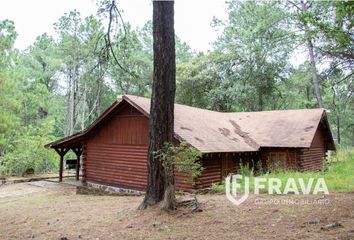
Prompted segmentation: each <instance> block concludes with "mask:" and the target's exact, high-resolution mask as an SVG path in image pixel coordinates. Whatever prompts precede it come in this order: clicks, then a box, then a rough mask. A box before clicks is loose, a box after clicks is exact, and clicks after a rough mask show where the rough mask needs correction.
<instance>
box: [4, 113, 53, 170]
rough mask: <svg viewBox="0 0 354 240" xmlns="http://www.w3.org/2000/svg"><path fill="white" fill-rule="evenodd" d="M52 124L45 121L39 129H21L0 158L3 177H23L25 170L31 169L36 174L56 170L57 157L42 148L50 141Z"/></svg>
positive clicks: (29, 127) (49, 121) (32, 127)
mask: <svg viewBox="0 0 354 240" xmlns="http://www.w3.org/2000/svg"><path fill="white" fill-rule="evenodd" d="M53 124H54V122H53V121H51V120H49V119H48V120H46V121H44V122H43V123H42V125H41V126H39V127H34V126H28V127H23V128H22V129H21V132H20V133H18V134H17V136H16V138H15V140H14V141H13V142H12V143H11V146H10V147H9V149H8V150H7V153H6V154H5V155H4V156H3V157H0V165H1V166H2V168H3V174H5V175H23V174H24V173H25V172H26V170H28V169H33V170H34V171H35V172H37V173H41V172H47V171H52V170H56V169H57V166H58V156H57V154H56V153H55V152H53V151H48V150H47V149H45V148H44V147H43V146H44V145H45V144H46V143H48V141H50V140H51V139H50V138H49V136H50V133H51V132H52V128H53Z"/></svg>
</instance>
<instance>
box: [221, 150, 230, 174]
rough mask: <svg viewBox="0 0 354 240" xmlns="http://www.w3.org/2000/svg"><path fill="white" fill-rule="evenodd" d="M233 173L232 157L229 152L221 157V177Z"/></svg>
mask: <svg viewBox="0 0 354 240" xmlns="http://www.w3.org/2000/svg"><path fill="white" fill-rule="evenodd" d="M230 173H232V159H231V158H230V157H228V155H227V154H222V157H221V177H222V179H225V178H226V177H227V176H228V175H229V174H230Z"/></svg>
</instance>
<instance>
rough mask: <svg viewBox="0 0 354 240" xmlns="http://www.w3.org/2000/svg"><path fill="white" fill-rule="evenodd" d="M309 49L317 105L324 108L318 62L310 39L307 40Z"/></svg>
mask: <svg viewBox="0 0 354 240" xmlns="http://www.w3.org/2000/svg"><path fill="white" fill-rule="evenodd" d="M307 49H308V51H309V55H310V63H311V72H312V84H313V87H314V88H315V93H316V99H317V103H318V106H319V107H320V108H323V107H324V106H323V101H322V95H321V89H320V84H319V81H318V74H317V68H316V61H315V56H314V53H313V44H312V41H311V40H310V39H308V40H307Z"/></svg>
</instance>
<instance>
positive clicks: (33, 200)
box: [0, 182, 354, 240]
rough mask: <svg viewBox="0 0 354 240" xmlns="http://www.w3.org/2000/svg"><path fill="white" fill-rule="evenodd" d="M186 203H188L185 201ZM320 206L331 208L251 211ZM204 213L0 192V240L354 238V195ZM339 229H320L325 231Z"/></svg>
mask: <svg viewBox="0 0 354 240" xmlns="http://www.w3.org/2000/svg"><path fill="white" fill-rule="evenodd" d="M184 197H186V196H184ZM260 199H261V200H262V201H265V200H272V201H274V200H276V201H285V200H288V199H291V200H299V201H300V200H318V199H322V200H323V199H325V200H326V201H324V202H326V203H328V201H329V203H328V204H315V205H313V204H307V205H306V204H305V205H298V204H293V205H289V204H288V205H285V204H278V205H276V204H256V202H259V201H260ZM198 200H199V201H200V202H201V203H202V211H201V212H197V213H191V212H190V209H186V208H184V209H179V210H177V211H176V212H174V213H166V212H161V211H160V210H159V209H158V208H153V209H147V210H144V211H139V210H137V206H138V205H139V203H140V202H141V201H142V197H117V196H115V197H113V196H87V195H76V194H75V188H74V187H73V186H69V185H67V184H58V183H50V182H37V183H21V184H13V185H8V186H3V187H1V188H0V239H1V240H3V239H4V240H5V239H63V240H64V239H70V240H71V239H354V193H331V194H330V195H329V196H326V198H323V196H320V195H316V196H314V195H312V196H295V195H292V196H289V195H287V196H268V195H251V196H250V197H249V199H248V200H247V201H246V202H244V203H242V204H241V205H240V206H236V205H233V204H232V203H231V202H229V201H228V200H227V199H226V197H225V196H224V195H200V196H198ZM332 223H339V224H338V225H339V226H336V227H333V228H329V229H321V228H323V227H325V226H327V225H328V224H332Z"/></svg>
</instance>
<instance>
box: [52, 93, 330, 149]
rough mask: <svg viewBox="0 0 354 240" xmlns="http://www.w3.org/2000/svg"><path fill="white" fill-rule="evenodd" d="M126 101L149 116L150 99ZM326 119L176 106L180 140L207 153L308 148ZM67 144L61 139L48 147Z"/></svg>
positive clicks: (310, 112)
mask: <svg viewBox="0 0 354 240" xmlns="http://www.w3.org/2000/svg"><path fill="white" fill-rule="evenodd" d="M124 100H125V101H127V102H128V103H130V104H131V105H133V106H134V107H136V108H137V109H138V110H140V111H141V112H143V113H144V114H145V115H146V116H149V112H150V99H148V98H143V97H138V96H132V95H125V96H123V101H122V102H124ZM119 104H120V103H119V102H118V101H117V102H116V103H115V104H113V105H112V106H111V107H110V108H109V109H108V110H107V111H106V112H105V114H104V116H103V117H102V116H101V117H100V118H99V119H98V120H97V121H95V123H94V124H93V125H91V126H90V127H89V128H88V129H87V130H86V131H84V132H83V133H82V134H79V136H80V140H81V138H82V137H83V135H85V134H86V133H88V132H89V131H90V130H91V129H93V128H94V127H95V126H96V125H97V124H99V122H100V121H101V120H103V118H105V116H107V115H108V114H109V113H110V112H111V111H113V110H114V109H115V108H116V107H117V106H118V105H119ZM324 116H325V111H324V109H301V110H279V111H262V112H237V113H234V112H232V113H222V112H216V111H210V110H205V109H200V108H195V107H190V106H186V105H182V104H175V126H174V127H175V135H176V137H177V138H178V139H181V140H185V141H187V142H188V143H189V144H191V145H192V146H193V147H195V148H197V149H198V150H200V151H201V152H205V153H211V152H252V151H258V150H259V148H260V147H294V148H295V147H296V148H308V147H310V145H311V143H312V140H313V138H314V135H315V132H316V130H317V127H318V126H319V124H320V121H321V119H323V117H324ZM68 138H69V139H70V141H73V139H75V137H74V138H72V137H68ZM331 138H332V137H331ZM331 140H332V141H333V139H331ZM65 143H66V140H65V139H61V140H58V141H56V142H53V143H51V144H48V145H47V146H49V147H53V146H55V145H56V144H57V145H58V144H65Z"/></svg>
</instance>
